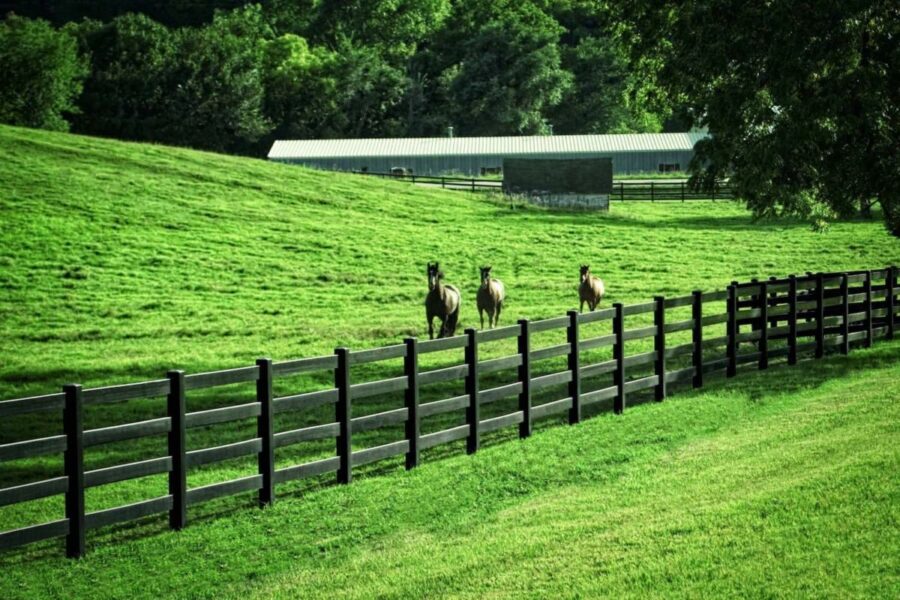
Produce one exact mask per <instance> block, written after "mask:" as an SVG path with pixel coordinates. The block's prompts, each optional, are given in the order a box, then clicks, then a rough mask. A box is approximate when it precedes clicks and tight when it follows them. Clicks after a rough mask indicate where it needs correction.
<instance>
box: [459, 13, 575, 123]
mask: <svg viewBox="0 0 900 600" xmlns="http://www.w3.org/2000/svg"><path fill="white" fill-rule="evenodd" d="M476 12H477V11H476ZM474 16H475V18H473V19H471V20H469V19H465V18H463V19H461V27H460V29H459V30H457V33H458V34H461V35H462V36H463V37H465V38H466V42H465V44H464V45H463V46H462V54H461V55H460V56H459V60H458V62H457V63H456V64H455V65H454V66H453V67H451V69H452V71H451V73H452V75H451V79H450V82H449V98H450V105H449V106H448V107H447V109H449V110H448V112H449V114H450V115H451V116H452V117H453V122H454V123H456V124H457V126H458V128H459V131H460V133H461V134H463V135H516V134H536V133H545V132H546V131H547V129H548V127H547V122H546V119H545V117H544V115H545V114H546V112H547V110H548V109H549V108H551V107H553V106H556V105H557V104H559V103H560V101H561V100H562V97H563V94H564V93H565V91H566V90H567V89H568V88H569V87H570V86H571V85H572V75H571V74H570V73H568V72H566V71H564V70H563V69H562V66H561V63H560V54H559V48H558V47H557V46H556V44H555V41H556V40H557V39H558V37H559V35H560V34H561V33H562V28H561V27H560V26H559V24H558V23H556V21H554V20H553V19H552V18H551V17H550V16H548V15H546V14H545V13H543V12H541V11H540V10H538V9H537V8H535V7H533V6H531V5H528V4H522V5H518V7H517V8H513V7H512V6H510V7H509V9H508V10H504V11H501V12H499V14H497V15H496V16H494V17H493V18H489V19H488V20H486V21H484V20H481V19H478V18H477V15H474Z"/></svg>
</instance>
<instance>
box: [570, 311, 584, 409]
mask: <svg viewBox="0 0 900 600" xmlns="http://www.w3.org/2000/svg"><path fill="white" fill-rule="evenodd" d="M566 314H568V316H569V326H568V327H567V328H566V341H568V342H569V360H568V366H569V371H570V372H571V373H572V379H571V381H569V397H570V398H572V408H570V409H569V424H570V425H571V424H574V423H580V422H581V375H580V373H579V372H578V371H579V362H580V361H579V352H578V339H579V337H580V336H579V332H578V311H577V310H570V311H569V312H568V313H566Z"/></svg>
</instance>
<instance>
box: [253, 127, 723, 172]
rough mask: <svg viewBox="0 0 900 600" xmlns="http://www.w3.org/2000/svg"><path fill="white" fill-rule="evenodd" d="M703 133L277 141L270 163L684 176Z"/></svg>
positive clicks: (365, 168)
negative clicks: (587, 167)
mask: <svg viewBox="0 0 900 600" xmlns="http://www.w3.org/2000/svg"><path fill="white" fill-rule="evenodd" d="M706 135H707V134H705V133H638V134H617V135H552V136H518V137H514V136H509V137H457V138H454V137H440V138H395V139H355V140H354V139H349V140H277V141H276V142H275V143H274V144H273V145H272V149H271V150H270V151H269V160H273V161H277V162H283V163H295V164H302V165H307V166H310V167H315V168H319V169H327V170H333V171H367V172H370V173H388V172H390V171H391V170H392V169H406V170H407V172H409V173H413V174H416V175H450V174H462V175H469V176H478V175H488V174H496V173H500V171H501V168H502V165H503V159H504V158H611V159H612V164H613V174H615V175H621V174H630V173H659V172H668V171H683V170H685V169H687V166H688V163H689V162H690V161H691V158H692V157H693V156H694V144H696V143H697V141H698V140H700V139H703V138H704V137H706Z"/></svg>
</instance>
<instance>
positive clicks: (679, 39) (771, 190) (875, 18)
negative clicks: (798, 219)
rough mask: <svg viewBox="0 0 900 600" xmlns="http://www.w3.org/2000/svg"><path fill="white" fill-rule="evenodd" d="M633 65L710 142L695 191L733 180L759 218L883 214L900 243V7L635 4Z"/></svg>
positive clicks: (725, 1)
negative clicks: (875, 206)
mask: <svg viewBox="0 0 900 600" xmlns="http://www.w3.org/2000/svg"><path fill="white" fill-rule="evenodd" d="M624 17H625V18H626V20H627V21H628V22H629V24H630V26H631V27H632V28H633V37H632V38H631V41H632V43H633V48H634V52H635V57H636V58H637V59H641V60H645V61H650V62H651V63H654V62H655V63H656V64H658V65H660V68H659V69H658V71H657V77H658V80H659V82H660V84H661V86H662V87H663V89H664V91H665V92H666V93H667V94H669V96H670V97H671V98H672V99H673V101H674V102H676V103H678V104H681V103H684V104H685V105H686V106H688V107H689V108H690V110H691V116H692V118H693V119H694V121H695V122H696V123H698V124H700V125H704V126H706V127H708V129H709V132H710V134H711V136H712V137H711V138H710V139H709V140H707V141H705V142H703V143H701V144H698V146H697V153H696V158H695V160H694V162H693V163H692V165H691V169H692V171H693V173H694V176H693V180H694V182H695V184H697V185H702V186H711V185H712V182H713V181H714V180H715V179H716V178H719V177H722V176H726V175H727V176H730V177H731V181H732V184H733V185H734V186H735V187H736V189H737V193H738V194H739V195H740V196H741V197H743V198H745V199H746V200H747V203H748V206H749V207H750V208H751V209H753V211H754V212H755V213H756V214H757V215H760V216H765V215H776V214H802V215H812V214H815V213H816V211H817V210H820V209H821V208H823V207H824V208H826V209H827V210H829V211H832V212H833V214H835V215H838V216H844V217H846V216H850V215H852V214H854V213H855V212H856V211H857V210H859V208H860V206H865V205H867V204H868V203H870V202H872V201H875V202H878V203H879V204H880V205H881V208H882V211H883V213H884V220H885V225H886V227H887V229H888V230H889V231H890V232H891V233H892V234H893V235H895V236H900V168H898V164H900V144H898V143H897V139H898V137H900V70H898V69H897V65H898V64H900V43H898V40H900V6H898V5H897V4H896V3H889V2H878V1H875V2H873V1H866V0H848V1H844V2H820V3H816V4H812V5H798V4H797V3H796V2H790V1H788V0H773V1H772V2H768V3H765V4H760V3H753V2H750V3H747V2H740V1H738V0H705V1H702V2H690V3H688V2H678V3H675V4H674V6H673V4H672V3H666V4H664V5H663V4H660V3H657V2H651V1H650V0H645V1H643V2H639V3H632V4H630V5H629V7H628V8H627V9H625V13H624Z"/></svg>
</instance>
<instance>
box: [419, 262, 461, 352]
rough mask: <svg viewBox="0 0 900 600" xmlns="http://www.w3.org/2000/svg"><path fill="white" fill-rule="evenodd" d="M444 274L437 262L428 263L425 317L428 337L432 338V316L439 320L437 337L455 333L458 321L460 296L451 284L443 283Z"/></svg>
mask: <svg viewBox="0 0 900 600" xmlns="http://www.w3.org/2000/svg"><path fill="white" fill-rule="evenodd" d="M443 279H444V274H443V273H442V272H441V269H440V265H438V263H433V264H432V263H428V295H427V296H425V318H426V319H427V320H428V339H434V324H433V322H434V318H435V317H437V318H438V319H440V320H441V329H440V331H439V332H438V337H439V338H442V337H450V336H452V335H453V334H455V333H456V324H457V323H458V322H459V305H460V300H461V298H462V296H461V295H460V293H459V290H458V289H456V288H455V287H453V286H452V285H445V284H444V282H443Z"/></svg>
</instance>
